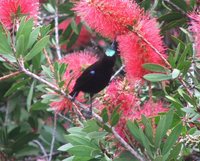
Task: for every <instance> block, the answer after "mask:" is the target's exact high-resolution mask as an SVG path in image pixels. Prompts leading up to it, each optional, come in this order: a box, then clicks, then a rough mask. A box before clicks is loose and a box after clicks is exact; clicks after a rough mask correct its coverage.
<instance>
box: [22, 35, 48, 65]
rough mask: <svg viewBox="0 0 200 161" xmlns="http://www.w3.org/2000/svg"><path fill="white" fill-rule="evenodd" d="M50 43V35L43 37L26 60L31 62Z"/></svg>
mask: <svg viewBox="0 0 200 161" xmlns="http://www.w3.org/2000/svg"><path fill="white" fill-rule="evenodd" d="M48 42H49V35H48V36H45V37H43V38H42V39H40V40H39V41H38V42H37V43H36V44H35V45H34V46H33V48H32V49H31V51H30V52H29V53H28V54H27V55H26V56H25V60H26V61H28V60H31V59H32V58H33V57H34V56H36V55H37V54H39V53H40V52H41V51H42V49H43V48H45V46H46V45H47V44H48Z"/></svg>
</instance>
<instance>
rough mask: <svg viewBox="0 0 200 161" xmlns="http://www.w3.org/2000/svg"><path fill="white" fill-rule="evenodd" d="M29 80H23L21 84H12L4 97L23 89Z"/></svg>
mask: <svg viewBox="0 0 200 161" xmlns="http://www.w3.org/2000/svg"><path fill="white" fill-rule="evenodd" d="M28 81H29V79H25V80H23V81H21V82H17V83H14V84H13V85H12V86H11V87H10V88H9V90H8V91H7V92H6V93H5V97H7V96H9V95H11V94H13V93H14V92H16V91H17V90H21V89H23V88H25V85H26V84H27V83H28Z"/></svg>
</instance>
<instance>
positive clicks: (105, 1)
mask: <svg viewBox="0 0 200 161" xmlns="http://www.w3.org/2000/svg"><path fill="white" fill-rule="evenodd" d="M73 10H75V11H76V12H77V14H78V15H79V16H80V17H81V18H82V20H84V21H85V22H86V23H87V24H88V25H89V26H90V27H91V28H92V29H95V30H96V31H97V32H99V33H100V34H102V35H103V36H105V37H109V38H111V39H113V38H115V37H116V35H118V34H123V33H127V32H128V28H127V27H128V26H134V25H135V24H137V22H138V21H139V20H140V18H141V13H143V10H142V9H140V8H139V7H138V5H137V4H136V3H135V2H131V1H130V0H112V1H109V0H81V1H80V2H77V3H76V6H75V7H74V9H73Z"/></svg>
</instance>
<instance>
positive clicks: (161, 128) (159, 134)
mask: <svg viewBox="0 0 200 161" xmlns="http://www.w3.org/2000/svg"><path fill="white" fill-rule="evenodd" d="M173 116H174V114H173V110H170V111H169V112H168V113H167V114H166V115H163V116H161V118H160V121H159V123H158V126H157V129H156V136H155V146H156V147H157V148H159V147H160V144H161V141H162V139H163V137H164V136H165V135H166V132H167V130H168V129H169V127H170V126H171V124H172V121H173Z"/></svg>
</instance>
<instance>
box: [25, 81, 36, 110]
mask: <svg viewBox="0 0 200 161" xmlns="http://www.w3.org/2000/svg"><path fill="white" fill-rule="evenodd" d="M34 87H35V81H33V83H32V84H31V88H30V90H29V93H28V97H27V100H26V105H27V109H28V111H30V108H31V102H32V98H33V91H34Z"/></svg>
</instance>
